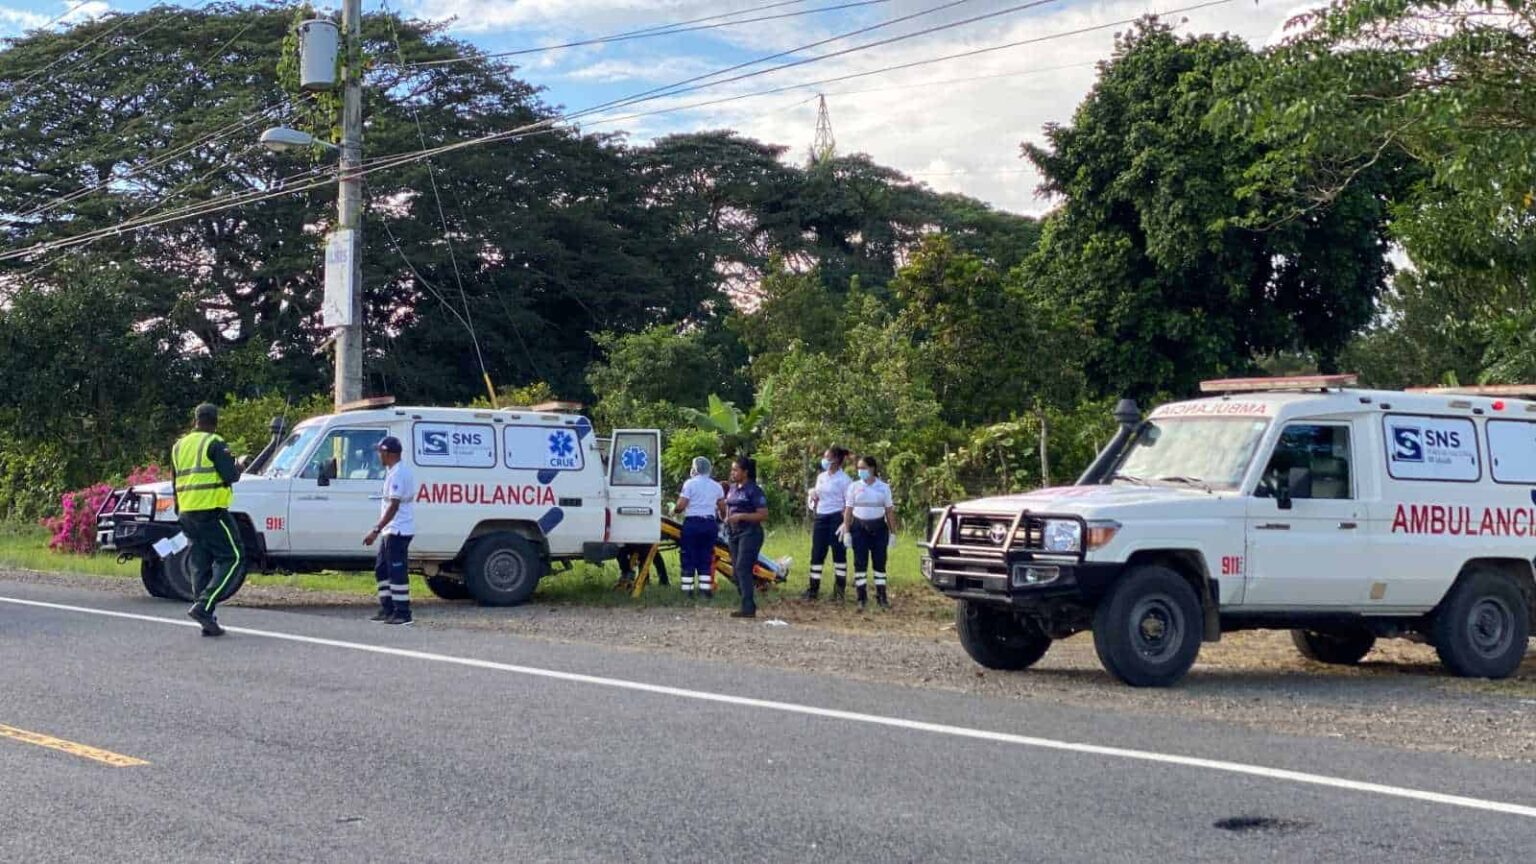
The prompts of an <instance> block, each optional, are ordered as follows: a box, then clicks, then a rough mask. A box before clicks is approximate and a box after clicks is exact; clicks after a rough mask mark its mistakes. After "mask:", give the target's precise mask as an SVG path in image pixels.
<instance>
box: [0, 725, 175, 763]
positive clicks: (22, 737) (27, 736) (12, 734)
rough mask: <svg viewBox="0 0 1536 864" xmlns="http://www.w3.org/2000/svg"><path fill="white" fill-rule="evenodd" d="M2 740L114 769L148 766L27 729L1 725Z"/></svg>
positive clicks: (119, 755)
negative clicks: (32, 745) (34, 746)
mask: <svg viewBox="0 0 1536 864" xmlns="http://www.w3.org/2000/svg"><path fill="white" fill-rule="evenodd" d="M0 738H10V739H11V740H13V741H22V742H24V743H27V744H36V745H37V746H39V747H48V748H50V749H53V750H58V751H60V752H62V753H68V754H70V755H71V756H79V757H81V758H82V759H91V760H94V761H96V762H100V763H102V764H103V765H111V766H112V767H114V768H133V767H135V766H138V765H148V764H149V763H148V762H145V761H144V760H143V759H135V758H133V757H132V756H124V755H123V754H121V753H113V752H112V751H111V750H102V749H101V748H99V747H91V746H89V745H87V744H76V743H75V742H73V741H65V740H64V739H63V738H55V737H53V736H52V735H43V734H41V733H38V732H28V731H27V730H25V729H17V728H16V727H15V726H6V725H4V724H0Z"/></svg>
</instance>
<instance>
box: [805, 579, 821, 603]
mask: <svg viewBox="0 0 1536 864" xmlns="http://www.w3.org/2000/svg"><path fill="white" fill-rule="evenodd" d="M800 599H801V600H806V601H809V602H811V603H814V602H816V601H817V600H820V599H821V586H820V585H815V584H813V585H811V587H809V588H807V589H805V593H804V594H801V595H800Z"/></svg>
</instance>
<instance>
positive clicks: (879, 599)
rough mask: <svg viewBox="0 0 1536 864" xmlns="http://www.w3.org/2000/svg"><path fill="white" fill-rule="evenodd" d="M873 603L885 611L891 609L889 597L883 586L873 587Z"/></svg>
mask: <svg viewBox="0 0 1536 864" xmlns="http://www.w3.org/2000/svg"><path fill="white" fill-rule="evenodd" d="M875 605H877V606H879V607H880V608H881V609H884V610H886V611H887V612H889V611H890V609H891V598H890V597H889V596H887V595H886V593H885V589H884V588H876V589H875Z"/></svg>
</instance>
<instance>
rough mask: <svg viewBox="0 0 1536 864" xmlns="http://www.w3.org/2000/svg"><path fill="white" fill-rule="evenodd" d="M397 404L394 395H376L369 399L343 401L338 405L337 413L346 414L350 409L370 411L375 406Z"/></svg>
mask: <svg viewBox="0 0 1536 864" xmlns="http://www.w3.org/2000/svg"><path fill="white" fill-rule="evenodd" d="M393 404H395V397H393V396H374V397H371V398H368V399H359V400H357V401H356V402H343V403H342V404H340V405H338V406H336V413H338V414H345V413H347V412H349V411H370V410H372V409H375V408H388V407H390V406H391V405H393Z"/></svg>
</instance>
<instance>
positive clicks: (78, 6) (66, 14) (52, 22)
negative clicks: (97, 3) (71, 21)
mask: <svg viewBox="0 0 1536 864" xmlns="http://www.w3.org/2000/svg"><path fill="white" fill-rule="evenodd" d="M91 2H92V0H80V2H79V3H76V4H75V5H73V6H71V7H69V8H68V9H65V10H64V11H63V12H60V13H59V14H58V15H55V16H53V17H52V18H49V19H48V20H47V21H44V22H43V23H41V24H39V25H37V26H36V27H33V28H32V29H33V30H46V29H47V28H49V27H52V26H53V25H55V24H57V23H59V22H60V21H63V20H64V19H65V18H68V17H69V16H71V15H73V14H75V13H76V12H79V11H80V10H81V9H82V8H84V7H86V6H88V5H90V4H91Z"/></svg>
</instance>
